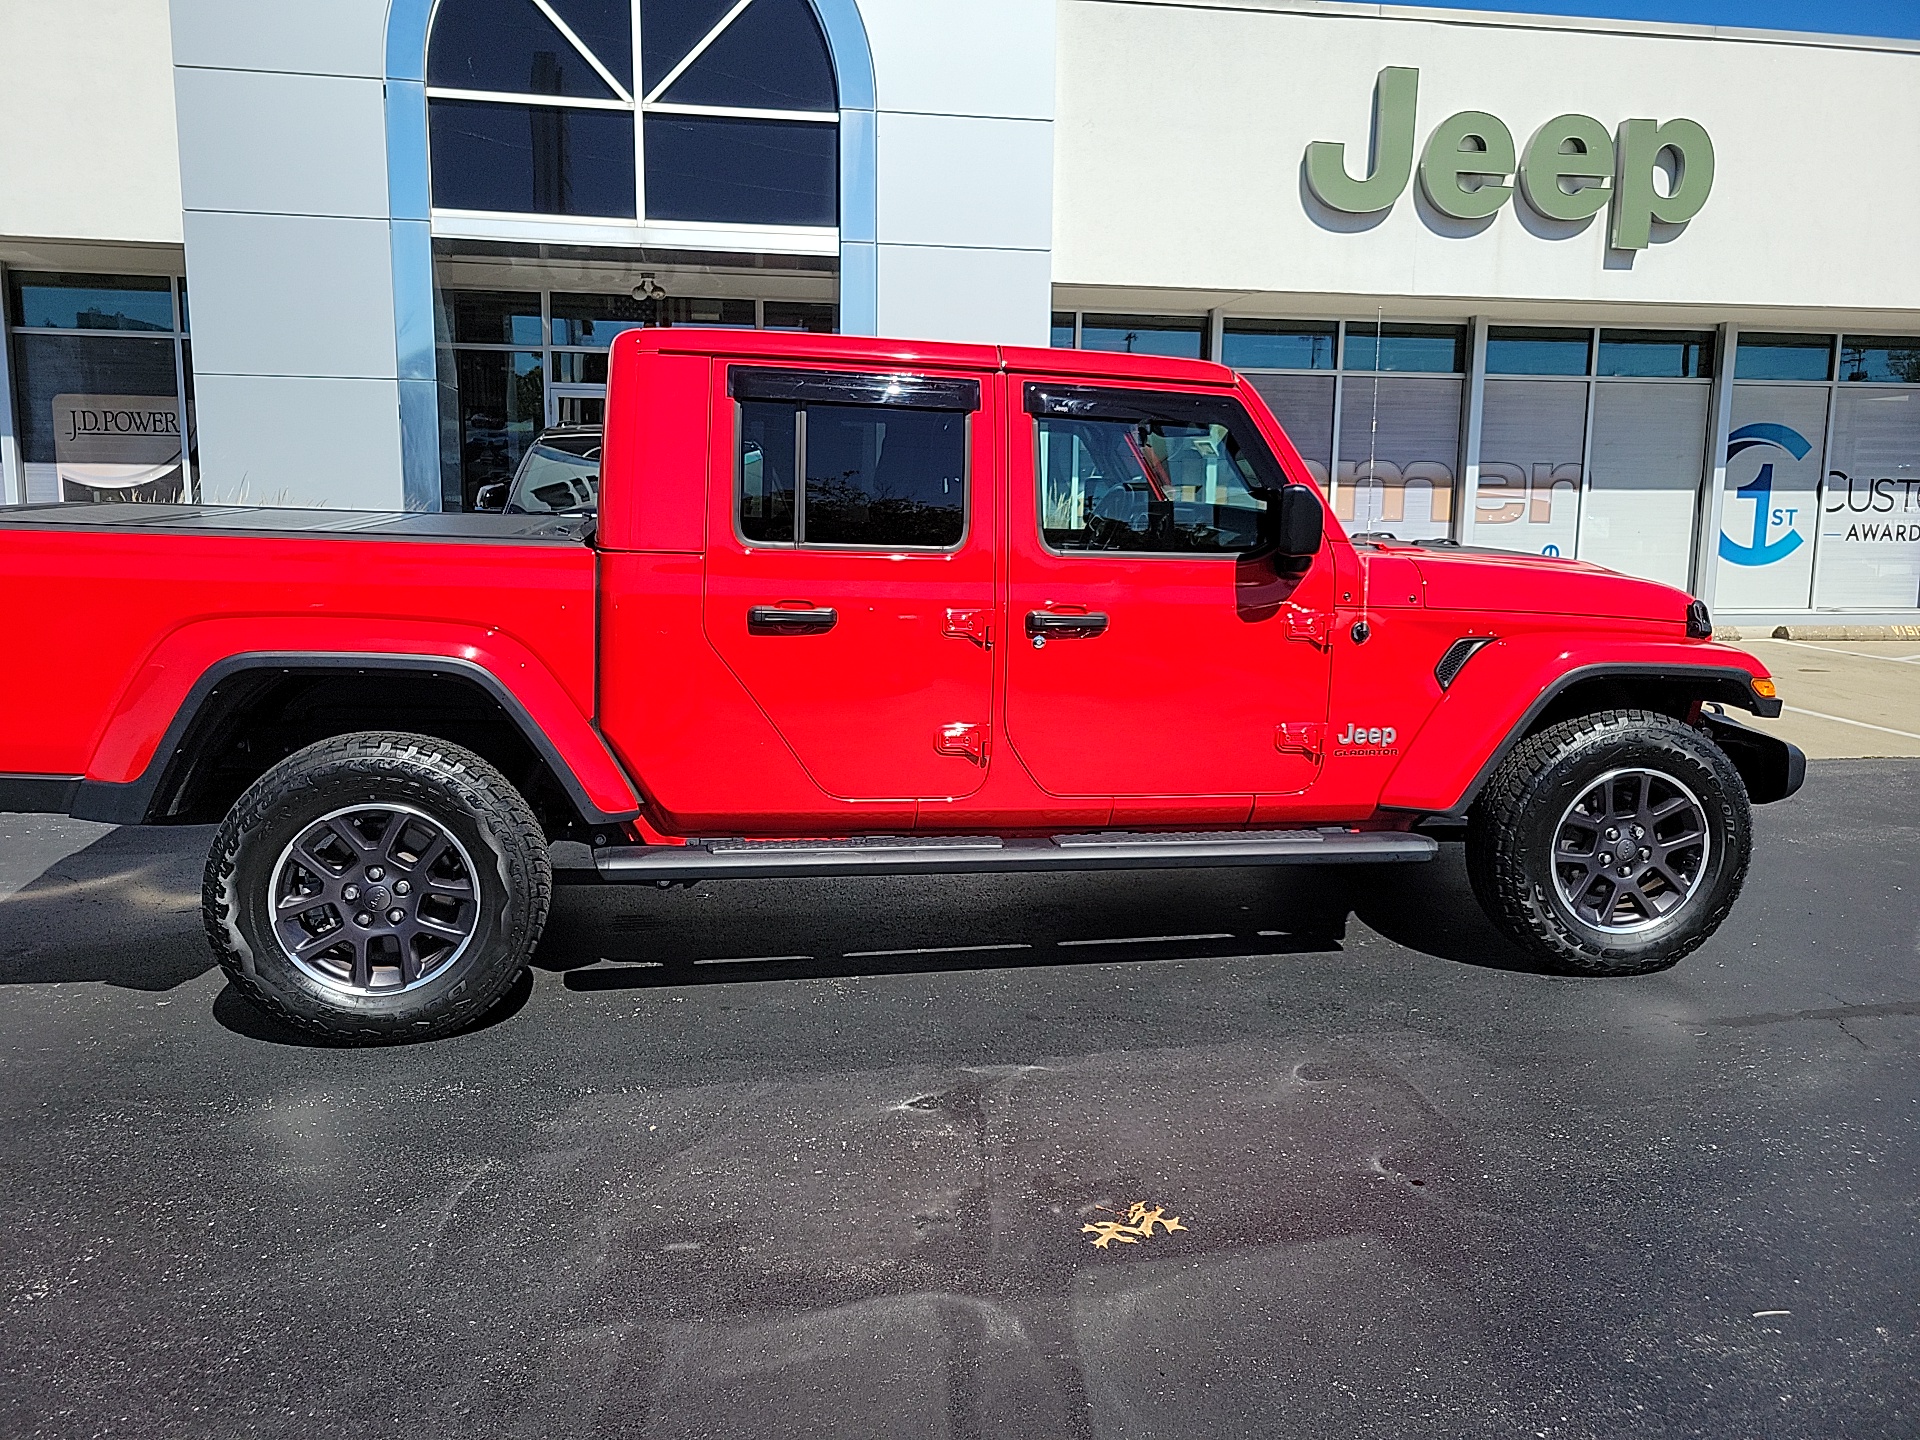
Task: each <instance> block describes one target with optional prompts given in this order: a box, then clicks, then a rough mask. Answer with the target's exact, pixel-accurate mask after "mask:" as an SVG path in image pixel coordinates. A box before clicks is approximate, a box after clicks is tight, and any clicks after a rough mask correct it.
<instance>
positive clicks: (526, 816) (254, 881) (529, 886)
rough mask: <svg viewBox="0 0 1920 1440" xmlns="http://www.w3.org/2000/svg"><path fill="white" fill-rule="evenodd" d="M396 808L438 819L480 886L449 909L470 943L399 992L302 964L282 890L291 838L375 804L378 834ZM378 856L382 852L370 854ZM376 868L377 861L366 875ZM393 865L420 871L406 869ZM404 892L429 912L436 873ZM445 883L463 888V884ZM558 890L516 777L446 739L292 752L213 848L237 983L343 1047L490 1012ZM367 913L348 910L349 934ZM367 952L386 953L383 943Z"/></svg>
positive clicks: (338, 741) (402, 737)
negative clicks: (468, 900) (278, 925)
mask: <svg viewBox="0 0 1920 1440" xmlns="http://www.w3.org/2000/svg"><path fill="white" fill-rule="evenodd" d="M383 806H397V807H405V809H406V810H407V811H409V812H412V813H413V814H415V815H417V816H421V817H425V819H426V821H427V822H429V828H427V829H423V830H422V831H421V832H420V833H422V834H429V833H431V829H430V827H431V826H437V827H439V830H440V833H442V834H444V835H446V836H450V837H451V838H452V839H453V840H454V841H456V842H457V849H459V850H464V852H465V857H467V858H470V861H471V866H472V872H473V874H472V884H471V885H470V886H469V887H468V889H467V891H466V892H465V893H467V894H470V895H471V896H472V903H473V906H474V910H473V912H471V914H470V915H468V913H467V912H464V911H461V910H459V909H457V908H451V907H457V906H458V905H459V903H460V902H459V901H458V900H454V901H450V902H447V904H448V906H449V907H450V908H447V909H445V910H443V911H442V912H441V913H442V914H445V915H455V916H458V917H460V918H459V919H458V920H457V922H455V923H457V924H458V925H460V926H465V927H466V928H467V932H468V933H467V938H466V939H465V941H464V942H463V943H462V945H461V946H460V947H459V948H458V949H457V950H454V949H453V947H452V945H451V942H449V945H448V948H449V951H451V952H452V953H451V958H450V959H448V960H446V961H444V962H443V963H442V964H441V966H440V968H439V969H437V970H429V971H428V972H427V973H423V974H422V975H421V976H419V977H417V978H416V979H415V980H414V981H412V982H411V983H410V985H407V986H405V987H403V986H402V984H401V981H400V979H396V980H395V981H394V982H393V984H392V985H391V986H390V987H389V989H388V991H387V992H386V993H382V991H381V990H379V989H377V988H374V987H373V985H372V983H371V981H370V982H369V984H368V985H367V986H364V987H355V986H354V985H353V984H352V983H351V977H349V978H348V979H346V980H341V979H338V978H336V979H335V980H334V982H333V983H328V982H327V977H326V976H325V975H324V974H321V975H316V974H315V973H310V969H308V968H302V966H301V965H299V964H296V963H295V961H294V960H293V958H292V957H291V955H290V954H289V953H288V949H287V947H286V946H285V945H283V944H282V943H281V940H280V937H279V934H278V933H277V932H276V929H275V913H274V910H275V907H274V894H273V890H274V887H275V886H276V884H282V886H283V888H284V882H282V881H279V880H277V879H276V877H277V876H278V875H280V874H281V870H280V867H281V865H282V857H283V855H292V854H293V853H294V852H293V851H292V850H291V849H290V847H292V846H293V844H294V842H295V840H296V839H299V838H301V837H303V836H307V835H310V834H312V833H314V832H313V830H312V829H311V827H314V826H316V825H318V824H320V823H322V822H323V821H324V820H325V818H326V817H329V816H332V815H334V814H335V813H336V812H342V811H348V812H350V813H351V814H352V815H354V816H361V815H363V814H365V813H366V812H373V814H372V818H371V819H370V820H363V821H362V824H363V825H367V826H371V827H373V828H374V829H375V830H376V831H377V828H378V825H379V820H378V812H379V810H380V808H381V807H383ZM444 850H445V847H443V853H444ZM341 853H342V854H344V853H345V852H344V851H342V852H341ZM377 858H378V857H377V856H374V855H373V852H371V851H369V852H368V854H367V856H365V857H361V859H360V860H359V861H358V863H360V864H361V865H362V866H364V865H366V864H368V863H371V861H372V860H373V859H377ZM460 858H461V857H459V856H458V855H456V856H455V858H454V860H453V861H452V862H450V863H451V864H452V866H453V869H454V870H455V871H463V870H464V868H465V867H464V866H463V865H461V864H460ZM441 863H442V864H443V865H445V864H447V863H449V862H446V861H442V862H441ZM371 873H373V872H371V871H364V870H363V871H362V873H361V878H362V880H363V881H364V877H365V875H366V874H371ZM393 873H394V875H395V876H399V875H403V874H409V873H412V872H407V871H403V870H401V869H400V868H399V867H397V866H395V867H394V871H393ZM443 873H446V872H443ZM382 879H383V880H385V879H386V877H384V876H383V877H382ZM388 883H391V882H388ZM403 888H405V889H406V890H407V891H408V896H407V897H403V898H395V899H392V900H390V901H389V900H383V901H382V902H381V903H382V904H386V903H393V904H397V905H404V904H406V903H407V900H408V899H412V900H413V901H414V903H415V904H417V905H418V906H419V907H420V908H421V909H422V910H423V911H424V910H425V908H426V901H425V894H424V892H425V891H426V890H427V889H429V888H430V886H429V885H428V884H427V883H426V882H425V880H422V881H420V882H418V888H417V889H416V888H415V884H414V883H412V882H410V883H409V885H408V886H406V887H403ZM444 888H448V889H453V888H457V881H456V882H448V884H447V885H446V886H445V887H444ZM552 895H553V871H552V867H551V865H550V864H549V861H548V858H547V845H546V837H545V835H544V834H543V833H542V831H541V829H540V825H539V822H538V821H537V820H535V818H534V815H533V812H532V810H530V809H529V808H528V806H527V802H526V801H525V799H523V798H522V797H521V795H520V793H519V792H518V791H517V790H516V789H514V787H513V786H512V785H511V784H509V783H508V781H507V779H506V777H505V776H503V775H502V774H501V773H500V772H499V771H498V770H496V769H495V768H494V767H493V766H492V765H490V764H488V763H487V762H486V761H485V760H483V759H481V758H480V757H479V756H478V755H475V754H474V753H473V752H472V751H470V750H465V749H462V748H461V747H460V746H458V745H453V744H450V743H448V742H447V741H444V740H436V739H433V738H432V737H430V736H425V735H407V734H399V733H392V732H365V733H361V734H355V735H342V736H338V737H336V738H334V739H331V740H323V741H321V742H319V743H318V744H315V745H309V746H308V747H307V748H306V749H304V750H300V751H297V752H295V753H294V754H292V755H289V756H288V757H287V758H286V759H285V760H282V761H281V762H280V763H279V764H277V765H275V766H274V767H273V768H272V769H271V770H269V771H267V773H266V774H264V775H262V776H261V777H260V778H259V779H258V780H256V781H255V782H254V783H253V784H252V785H251V786H249V787H248V789H247V791H246V793H245V794H243V795H242V796H241V797H240V798H239V800H237V801H236V802H234V806H233V808H232V809H231V810H230V811H228V812H227V817H226V819H225V820H224V821H223V822H222V823H221V826H220V829H219V831H218V833H217V834H216V835H215V836H214V839H213V846H212V848H211V850H210V851H209V852H208V855H207V870H206V880H205V885H204V888H203V890H202V904H201V913H202V916H203V918H204V920H205V922H206V929H207V938H208V940H209V941H210V942H211V944H212V946H213V953H214V956H215V958H216V959H218V960H219V962H220V964H221V966H222V967H223V968H224V969H225V970H226V973H227V977H228V979H229V980H231V981H232V983H233V985H234V986H235V987H236V988H237V989H238V990H239V991H240V992H241V993H242V994H244V995H245V996H246V997H247V998H248V999H249V1000H251V1001H253V1003H254V1004H256V1005H258V1006H259V1007H260V1008H261V1009H263V1010H265V1011H267V1012H268V1013H270V1014H272V1015H274V1016H276V1017H277V1018H279V1019H280V1020H282V1021H285V1022H286V1023H287V1024H290V1025H293V1026H296V1027H298V1028H299V1029H302V1030H304V1031H307V1032H308V1033H310V1034H313V1035H317V1036H320V1037H323V1038H325V1039H327V1040H329V1041H332V1042H335V1043H343V1044H363V1045H364V1044H388V1043H393V1042H396V1041H406V1040H421V1039H429V1038H432V1037H434V1036H439V1035H445V1034H447V1033H449V1032H450V1031H454V1030H458V1029H460V1028H461V1027H463V1026H465V1025H468V1024H470V1023H472V1022H473V1021H474V1020H477V1019H478V1018H479V1017H481V1016H482V1015H484V1014H486V1013H487V1011H488V1010H490V1009H491V1008H492V1007H493V1006H494V1005H495V1004H496V1003H497V1002H498V1001H499V1000H500V999H501V997H502V996H503V995H504V994H505V993H506V992H507V990H508V989H510V988H511V987H512V985H513V983H514V981H515V980H516V979H518V978H519V976H520V974H521V972H522V970H523V969H524V968H525V966H526V964H527V960H528V958H529V957H530V956H531V955H532V953H533V948H534V946H535V945H536V944H537V943H538V941H539V939H540V932H541V929H542V927H543V926H544V925H545V924H546V919H547V908H548V905H549V903H550V901H551V899H552ZM336 908H337V909H354V908H358V907H357V906H354V907H336ZM384 913H389V912H379V913H374V912H372V911H369V912H368V913H367V915H366V919H367V920H368V921H369V922H370V924H371V926H373V927H376V928H377V927H379V926H380V925H381V924H382V914H384ZM390 913H392V914H395V915H399V914H403V913H405V912H403V911H400V910H395V911H392V912H390ZM282 916H283V917H284V911H283V912H282ZM355 918H356V917H355V916H353V915H352V914H344V915H341V916H340V917H339V923H340V924H341V925H342V926H343V932H342V933H348V932H346V931H345V930H344V927H345V926H347V925H351V924H352V923H353V922H354V920H355ZM282 923H284V918H283V919H282ZM320 923H321V924H322V925H323V926H325V925H327V924H331V923H333V922H332V921H329V920H325V919H323V920H322V921H321V922H320ZM362 943H363V944H364V943H365V942H362ZM392 943H395V944H397V943H398V942H392ZM348 953H349V954H351V953H355V952H352V951H349V952H348ZM365 953H367V954H372V953H373V950H372V947H370V946H369V947H368V949H367V951H366V952H365ZM380 953H382V954H386V953H389V952H385V951H382V952H380ZM315 963H317V962H312V961H310V962H309V964H310V966H311V965H313V964H315ZM393 973H395V974H396V975H397V976H403V975H404V972H393Z"/></svg>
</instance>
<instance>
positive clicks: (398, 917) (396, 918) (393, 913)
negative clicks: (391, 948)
mask: <svg viewBox="0 0 1920 1440" xmlns="http://www.w3.org/2000/svg"><path fill="white" fill-rule="evenodd" d="M406 918H407V912H406V911H404V910H402V909H401V908H400V907H399V906H397V905H396V906H394V908H393V909H391V910H389V911H387V923H388V924H389V925H398V924H399V923H400V922H401V921H402V920H404V919H406Z"/></svg>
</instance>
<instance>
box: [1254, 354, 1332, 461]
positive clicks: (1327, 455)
mask: <svg viewBox="0 0 1920 1440" xmlns="http://www.w3.org/2000/svg"><path fill="white" fill-rule="evenodd" d="M1247 378H1248V379H1249V380H1250V381H1251V382H1252V384H1253V388H1254V389H1255V390H1257V391H1259V392H1260V398H1261V399H1262V400H1264V401H1266V402H1267V408H1268V409H1269V410H1271V411H1273V414H1274V418H1275V419H1277V420H1278V421H1279V422H1280V424H1281V426H1282V427H1283V428H1284V429H1285V430H1286V432H1287V438H1288V439H1289V440H1291V441H1293V448H1294V449H1296V450H1298V451H1299V452H1300V458H1301V459H1303V460H1305V461H1306V462H1307V469H1308V470H1310V471H1311V472H1312V473H1313V478H1314V479H1315V480H1317V481H1319V482H1320V488H1321V489H1323V490H1324V489H1326V488H1327V480H1328V477H1329V476H1331V475H1332V473H1333V383H1334V382H1333V376H1331V375H1250V376H1248V377H1247Z"/></svg>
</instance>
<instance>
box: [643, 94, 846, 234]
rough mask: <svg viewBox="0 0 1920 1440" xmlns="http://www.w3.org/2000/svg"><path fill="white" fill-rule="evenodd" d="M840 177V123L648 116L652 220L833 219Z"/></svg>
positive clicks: (649, 211) (770, 221) (779, 221)
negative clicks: (822, 123)
mask: <svg viewBox="0 0 1920 1440" xmlns="http://www.w3.org/2000/svg"><path fill="white" fill-rule="evenodd" d="M629 164H631V157H629ZM839 177H840V127H839V126H838V125H820V124H814V123H811V122H809V121H804V120H797V121H796V120H734V119H721V118H716V117H712V116H705V115H699V116H691V115H649V116H648V117H647V218H648V219H650V220H709V221H714V222H717V223H720V224H744V225H832V224H834V223H835V222H836V220H837V218H838V210H839V194H840V178H839Z"/></svg>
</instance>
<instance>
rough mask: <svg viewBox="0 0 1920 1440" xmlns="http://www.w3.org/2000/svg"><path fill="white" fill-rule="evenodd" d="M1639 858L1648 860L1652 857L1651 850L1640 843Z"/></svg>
mask: <svg viewBox="0 0 1920 1440" xmlns="http://www.w3.org/2000/svg"><path fill="white" fill-rule="evenodd" d="M1640 858H1641V859H1642V860H1650V859H1652V858H1653V851H1651V850H1649V849H1648V848H1647V847H1646V846H1644V845H1642V846H1641V847H1640Z"/></svg>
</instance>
